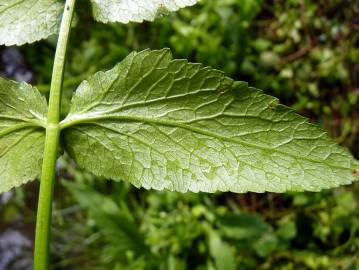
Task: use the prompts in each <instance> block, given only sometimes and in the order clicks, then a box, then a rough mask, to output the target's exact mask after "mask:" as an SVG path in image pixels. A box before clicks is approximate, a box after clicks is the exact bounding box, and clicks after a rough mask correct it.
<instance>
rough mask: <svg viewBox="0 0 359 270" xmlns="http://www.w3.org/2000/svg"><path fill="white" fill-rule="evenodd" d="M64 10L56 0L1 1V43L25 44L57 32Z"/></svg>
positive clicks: (7, 44)
mask: <svg viewBox="0 0 359 270" xmlns="http://www.w3.org/2000/svg"><path fill="white" fill-rule="evenodd" d="M62 10H63V4H62V3H61V2H59V1H56V0H3V1H1V3H0V45H6V46H11V45H23V44H25V43H32V42H35V41H38V40H41V39H44V38H47V37H48V36H50V35H52V34H56V33H57V32H58V29H59V25H60V19H61V14H62Z"/></svg>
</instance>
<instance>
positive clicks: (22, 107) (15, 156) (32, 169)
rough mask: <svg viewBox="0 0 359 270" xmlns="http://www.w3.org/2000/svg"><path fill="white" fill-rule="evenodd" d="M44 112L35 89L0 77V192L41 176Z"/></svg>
mask: <svg viewBox="0 0 359 270" xmlns="http://www.w3.org/2000/svg"><path fill="white" fill-rule="evenodd" d="M46 113H47V104H46V100H45V98H43V97H42V96H41V94H40V93H39V91H38V90H37V89H36V88H33V87H31V86H30V85H28V84H26V83H17V82H13V81H9V80H5V79H2V78H0V193H2V192H5V191H8V190H10V189H11V188H13V187H17V186H19V185H21V184H24V183H26V182H27V181H29V180H33V179H35V178H36V177H37V176H38V175H39V174H40V171H41V163H42V155H43V150H44V140H45V130H44V129H41V126H43V125H44V123H45V122H46V120H45V119H46Z"/></svg>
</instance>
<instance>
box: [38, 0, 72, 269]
mask: <svg viewBox="0 0 359 270" xmlns="http://www.w3.org/2000/svg"><path fill="white" fill-rule="evenodd" d="M75 2H76V0H67V1H66V3H65V9H64V14H63V17H62V21H61V27H60V32H59V39H58V42H57V48H56V54H55V61H54V67H53V73H52V80H51V88H50V99H49V111H48V116H47V125H46V139H45V149H44V160H43V165H42V174H41V183H40V192H39V202H38V211H37V219H36V235H35V253H34V270H47V269H48V268H49V243H50V227H51V216H52V198H53V190H54V178H55V171H56V160H57V155H58V147H59V137H60V127H59V121H60V106H61V89H62V82H63V74H64V66H65V57H66V50H67V43H68V39H69V35H70V30H71V21H72V17H73V13H74V7H75Z"/></svg>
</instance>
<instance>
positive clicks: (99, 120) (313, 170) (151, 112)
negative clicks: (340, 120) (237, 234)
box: [61, 50, 359, 192]
mask: <svg viewBox="0 0 359 270" xmlns="http://www.w3.org/2000/svg"><path fill="white" fill-rule="evenodd" d="M61 127H62V128H64V129H66V130H65V131H64V132H65V143H66V149H67V151H68V152H69V153H70V155H71V156H72V157H73V158H74V159H75V160H76V161H77V162H78V164H79V165H80V166H81V167H83V168H86V169H88V170H89V171H91V172H92V173H94V174H96V175H101V176H105V177H107V178H112V179H115V180H120V179H122V180H125V181H130V182H131V183H133V184H134V185H135V186H137V187H140V186H141V187H145V188H147V189H148V188H153V189H158V190H162V189H169V190H175V191H181V192H185V191H187V190H190V191H194V192H198V191H205V192H215V191H233V192H247V191H255V192H264V191H273V192H284V191H287V190H311V191H318V190H321V189H323V188H330V187H336V186H339V185H341V184H349V183H351V182H352V181H354V180H355V178H356V176H355V175H354V173H353V170H355V169H356V168H358V167H359V165H358V162H357V161H355V160H354V159H353V157H352V156H351V154H350V153H349V152H348V151H347V150H346V149H344V148H342V147H340V146H338V145H336V144H335V143H334V142H333V141H332V140H331V139H330V138H329V137H328V135H327V134H326V132H325V131H323V130H322V129H321V128H319V127H317V126H315V125H313V124H310V123H309V122H308V121H307V119H306V118H304V117H301V116H299V115H298V114H296V113H294V112H293V111H292V110H291V109H289V108H287V107H285V106H283V105H279V104H278V100H277V99H275V98H273V97H271V96H268V95H265V94H263V93H262V92H261V91H260V90H257V89H254V88H249V87H247V86H246V84H245V83H241V82H233V81H232V80H231V79H229V78H228V77H226V76H225V75H224V74H223V73H222V72H220V71H217V70H214V69H211V68H209V67H203V66H202V65H200V64H192V63H188V62H187V61H185V60H172V57H171V53H170V51H169V50H160V51H149V50H146V51H143V52H140V53H132V54H131V55H129V56H128V57H127V58H126V59H125V60H124V61H123V62H122V63H120V64H118V65H117V66H115V67H114V68H113V69H112V70H110V71H107V72H99V73H97V74H95V75H94V76H92V77H90V78H89V80H88V81H84V82H83V83H82V84H81V85H80V86H79V88H78V90H77V92H76V93H75V95H74V97H73V99H72V107H71V110H70V113H69V115H68V117H67V118H66V119H65V120H64V121H63V122H62V124H61Z"/></svg>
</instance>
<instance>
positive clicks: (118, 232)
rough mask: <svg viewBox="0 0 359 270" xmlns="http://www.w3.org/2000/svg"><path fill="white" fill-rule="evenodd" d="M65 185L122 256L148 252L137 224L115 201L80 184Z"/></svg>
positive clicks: (140, 254)
mask: <svg viewBox="0 0 359 270" xmlns="http://www.w3.org/2000/svg"><path fill="white" fill-rule="evenodd" d="M63 185H64V186H65V187H66V189H67V190H68V191H69V192H71V194H72V195H73V196H74V197H75V199H76V200H77V201H78V203H79V204H80V205H81V206H82V207H84V208H86V209H88V211H89V214H90V216H91V217H92V218H93V219H94V220H95V222H96V224H97V226H98V228H99V230H100V231H101V232H102V233H103V234H104V236H105V237H106V238H107V239H108V241H111V242H113V244H114V247H115V248H116V250H117V252H118V253H119V254H120V255H122V256H123V255H124V253H125V252H126V251H132V252H134V253H135V255H136V257H138V256H142V255H144V254H145V253H146V252H147V251H148V248H147V246H146V245H145V243H144V240H143V239H144V236H143V235H142V233H141V232H140V231H139V229H138V228H137V224H135V223H134V222H133V220H132V217H129V216H128V215H127V214H124V213H123V211H121V209H120V208H119V207H118V206H117V204H116V203H115V202H114V201H112V200H111V199H110V198H107V197H105V196H103V195H102V194H100V193H98V192H96V191H94V190H92V189H91V188H89V187H88V186H85V185H82V184H79V183H71V182H64V183H63Z"/></svg>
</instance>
